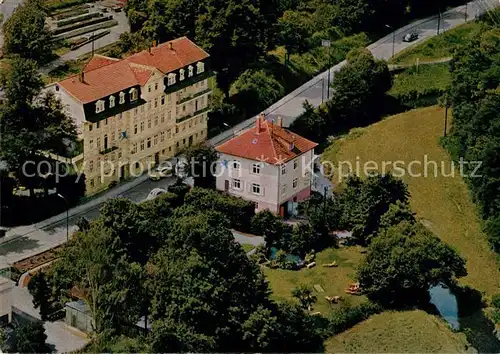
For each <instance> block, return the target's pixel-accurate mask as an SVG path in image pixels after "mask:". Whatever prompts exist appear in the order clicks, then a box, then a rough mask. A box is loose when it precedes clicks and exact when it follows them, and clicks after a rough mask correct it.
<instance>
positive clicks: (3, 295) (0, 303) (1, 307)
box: [0, 277, 14, 323]
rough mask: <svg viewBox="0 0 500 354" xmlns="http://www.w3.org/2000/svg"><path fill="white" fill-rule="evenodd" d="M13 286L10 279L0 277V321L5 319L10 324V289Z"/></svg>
mask: <svg viewBox="0 0 500 354" xmlns="http://www.w3.org/2000/svg"><path fill="white" fill-rule="evenodd" d="M13 287H14V284H13V283H12V281H11V280H10V279H7V278H4V277H0V319H3V318H4V317H5V318H7V321H8V323H10V322H12V288H13Z"/></svg>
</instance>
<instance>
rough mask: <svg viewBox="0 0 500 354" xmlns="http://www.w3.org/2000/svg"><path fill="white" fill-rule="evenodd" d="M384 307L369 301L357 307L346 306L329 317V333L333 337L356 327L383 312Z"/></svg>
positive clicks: (331, 313)
mask: <svg viewBox="0 0 500 354" xmlns="http://www.w3.org/2000/svg"><path fill="white" fill-rule="evenodd" d="M382 310H383V309H382V307H381V306H380V305H377V304H375V303H373V302H370V301H367V302H363V303H361V304H360V305H356V306H345V307H341V308H339V309H337V310H334V311H332V312H330V315H329V316H328V322H329V324H328V332H329V333H330V334H332V335H334V334H338V333H341V332H344V331H345V330H347V329H349V328H351V327H354V326H355V325H356V324H358V323H359V322H361V321H364V320H366V319H368V317H370V316H372V315H375V314H377V313H380V312H382Z"/></svg>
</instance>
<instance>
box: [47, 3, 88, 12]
mask: <svg viewBox="0 0 500 354" xmlns="http://www.w3.org/2000/svg"><path fill="white" fill-rule="evenodd" d="M53 1H54V0H53ZM89 2H95V0H60V2H52V3H49V4H47V5H45V6H46V8H47V9H48V10H49V11H54V10H60V9H65V8H68V7H73V6H76V5H81V4H86V3H89Z"/></svg>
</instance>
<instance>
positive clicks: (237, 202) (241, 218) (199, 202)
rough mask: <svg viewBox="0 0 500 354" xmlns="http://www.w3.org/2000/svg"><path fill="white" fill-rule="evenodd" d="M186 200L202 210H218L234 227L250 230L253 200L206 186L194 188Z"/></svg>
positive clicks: (253, 213) (253, 209)
mask: <svg viewBox="0 0 500 354" xmlns="http://www.w3.org/2000/svg"><path fill="white" fill-rule="evenodd" d="M184 201H185V203H186V204H187V205H191V206H193V207H194V208H195V209H197V210H200V211H206V210H215V211H218V212H220V213H222V214H223V215H225V216H226V217H227V218H228V220H229V222H230V223H231V227H232V228H234V229H236V230H240V231H246V232H248V231H250V225H251V220H252V218H253V216H254V215H255V206H254V204H253V203H252V202H248V201H246V200H243V199H241V198H237V197H233V196H230V195H225V194H222V193H220V192H218V191H215V190H212V189H204V188H193V189H192V190H191V191H190V192H189V193H188V194H186V197H185V198H184Z"/></svg>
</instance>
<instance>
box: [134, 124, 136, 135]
mask: <svg viewBox="0 0 500 354" xmlns="http://www.w3.org/2000/svg"><path fill="white" fill-rule="evenodd" d="M134 134H137V124H135V125H134Z"/></svg>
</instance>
